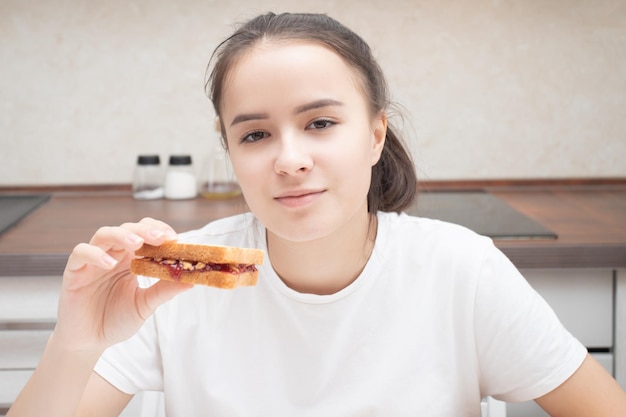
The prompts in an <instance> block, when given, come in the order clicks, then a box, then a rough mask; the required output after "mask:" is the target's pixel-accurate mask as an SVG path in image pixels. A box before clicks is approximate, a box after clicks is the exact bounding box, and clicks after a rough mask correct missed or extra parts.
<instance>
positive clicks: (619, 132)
mask: <svg viewBox="0 0 626 417" xmlns="http://www.w3.org/2000/svg"><path fill="white" fill-rule="evenodd" d="M270 9H271V10H275V11H287V10H290V11H322V12H327V13H329V14H330V15H331V16H333V17H336V18H338V19H339V20H340V21H342V22H344V23H346V24H347V25H348V26H350V27H352V28H353V29H355V30H356V31H357V32H359V33H360V34H361V35H362V36H363V37H364V38H365V39H366V40H367V41H368V42H369V43H370V44H371V45H372V47H373V49H374V51H375V54H376V56H378V57H379V59H380V62H381V65H382V66H383V68H384V69H385V71H386V73H387V76H388V78H389V82H390V86H391V89H392V93H393V98H394V100H395V101H397V102H399V103H400V104H401V105H402V106H403V107H404V111H405V112H406V114H407V116H408V117H407V119H406V122H405V123H404V130H405V133H406V134H407V136H408V139H409V140H410V145H411V148H412V149H413V151H414V153H415V159H416V163H417V165H418V168H419V170H420V176H421V177H422V178H423V179H464V178H469V179H480V178H545V177H550V178H554V177H611V176H620V177H624V176H626V2H624V1H623V0H586V1H583V0H550V1H541V0H512V1H505V0H491V1H487V0H468V1H453V0H443V1H441V0H440V1H429V0H353V1H340V0H335V1H332V0H300V1H292V2H290V1H287V0H273V1H261V0H256V1H253V0H238V1H236V2H215V1H201V0H186V1H165V0H157V1H150V0H137V1H133V2H128V1H126V0H107V1H105V0H55V1H48V0H31V1H22V0H2V1H0V132H1V133H0V134H1V139H0V140H1V141H2V142H1V143H2V150H0V185H27V184H86V183H127V182H130V180H131V175H132V169H133V166H134V163H135V158H136V155H137V154H138V153H159V154H161V155H162V157H163V158H166V157H167V156H168V155H169V154H172V153H180V152H192V153H193V155H194V156H195V157H196V159H195V161H196V162H197V165H198V166H199V165H201V162H202V160H203V159H204V158H205V157H206V154H207V153H208V152H209V149H210V147H211V146H210V142H211V141H213V140H215V138H214V135H213V132H212V118H213V111H212V108H211V104H210V102H209V101H208V99H207V98H206V97H205V96H204V92H203V78H204V69H205V66H206V63H207V60H208V57H209V55H210V52H211V51H212V49H213V48H214V46H215V45H216V43H217V42H218V40H220V39H221V38H222V37H224V36H225V35H226V34H227V33H229V32H230V31H231V29H232V24H233V22H235V21H237V20H241V19H244V18H247V17H250V16H252V15H254V14H256V13H257V12H264V11H267V10H270Z"/></svg>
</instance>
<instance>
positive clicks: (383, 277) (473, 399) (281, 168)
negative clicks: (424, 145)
mask: <svg viewBox="0 0 626 417" xmlns="http://www.w3.org/2000/svg"><path fill="white" fill-rule="evenodd" d="M214 59H215V62H214V66H213V69H212V71H211V73H210V76H209V83H208V90H209V94H210V96H211V99H212V101H213V103H214V106H215V110H216V112H217V114H218V115H219V120H220V122H221V127H222V134H223V137H224V141H225V145H226V146H227V148H228V150H229V153H230V157H231V159H232V162H233V166H234V168H235V172H236V174H237V178H238V180H239V183H240V185H241V187H242V190H243V193H244V196H245V199H246V202H247V204H248V206H249V208H250V210H251V213H247V214H242V215H238V216H235V217H232V218H227V219H223V220H220V221H217V222H214V223H212V224H209V225H207V226H206V227H204V228H203V229H201V230H197V231H192V232H188V233H185V234H181V235H179V236H178V239H180V240H182V241H187V242H195V243H202V242H206V243H212V244H224V245H233V246H255V247H259V248H261V249H264V250H265V251H266V253H267V255H268V261H267V262H266V263H265V265H263V266H262V267H261V268H260V275H259V283H258V285H257V286H256V287H254V288H246V289H238V290H235V291H223V290H218V289H214V288H208V287H196V288H193V289H192V290H190V289H189V286H186V285H183V284H178V283H174V282H165V281H160V282H157V283H155V284H154V285H152V286H149V287H146V288H139V287H138V284H137V280H136V278H135V277H134V276H132V275H131V274H130V273H129V262H130V259H131V258H132V257H133V251H134V250H135V249H137V248H139V247H140V246H141V245H142V244H143V243H149V244H153V245H159V244H161V243H163V242H164V241H165V240H166V239H175V238H177V235H176V234H175V232H174V231H173V230H172V229H171V228H170V227H168V226H167V225H166V224H164V223H162V222H159V221H157V220H153V219H144V220H142V221H141V222H139V223H134V224H130V223H129V224H124V225H122V226H120V227H104V228H102V229H100V230H98V231H97V232H96V234H95V235H94V236H93V238H92V239H91V241H90V242H89V244H79V245H78V246H76V248H75V249H74V251H73V252H72V254H71V256H70V257H69V260H68V263H67V268H66V271H65V274H64V282H63V289H62V294H61V299H60V305H59V313H58V324H57V326H56V329H55V331H54V333H53V335H52V337H51V338H50V341H49V342H48V345H47V347H46V350H45V353H44V354H43V357H42V359H41V363H40V366H39V367H38V369H37V370H36V371H35V373H34V375H33V377H32V378H31V380H30V381H29V383H28V384H27V386H26V387H25V388H24V390H23V392H22V394H21V395H20V397H19V398H18V400H17V402H16V403H15V405H14V406H13V408H12V409H11V411H10V412H9V416H12V417H14V416H34V415H37V416H41V415H46V416H61V415H63V416H69V415H73V414H74V415H78V416H87V415H98V416H114V415H117V414H119V412H120V411H121V410H122V409H123V408H124V406H125V405H126V404H127V402H128V401H129V400H130V398H131V397H132V395H133V394H135V393H136V392H139V391H142V390H158V391H163V392H164V395H165V406H166V410H167V415H168V416H185V417H188V416H200V415H214V416H235V415H236V416H267V415H277V416H294V415H298V416H300V415H310V416H357V415H358V416H378V415H385V416H442V417H443V416H445V417H450V416H479V415H480V400H481V397H483V396H487V395H491V396H494V397H496V398H499V399H503V400H506V401H522V400H529V399H536V400H537V402H538V403H539V404H540V405H541V406H542V407H543V408H544V409H545V410H547V411H548V413H550V414H551V415H553V416H558V415H567V416H616V415H626V396H625V395H624V392H623V391H622V390H621V388H620V387H619V386H618V385H617V383H616V382H615V380H613V379H612V378H611V376H610V375H609V374H608V373H606V372H605V371H604V370H603V368H602V367H601V366H599V365H598V363H597V362H595V361H594V360H593V359H592V358H591V357H590V356H589V355H588V354H587V352H586V350H585V349H584V347H583V346H582V345H581V344H580V343H579V342H578V341H577V340H576V339H574V338H573V337H572V336H571V335H570V334H569V333H568V332H567V331H566V330H565V329H564V328H563V327H562V326H561V324H560V323H559V321H558V320H557V318H556V317H555V315H554V314H553V312H552V311H551V310H550V308H549V307H548V306H547V305H546V304H545V302H544V301H543V300H542V299H541V298H540V297H539V296H538V295H537V294H536V293H535V292H534V291H533V290H532V289H531V288H530V287H529V286H528V285H527V283H526V281H525V280H524V279H523V277H521V276H520V274H519V273H518V272H517V270H516V269H515V268H514V267H513V266H512V264H511V263H510V262H509V261H508V260H507V259H506V258H505V257H504V256H503V254H502V253H501V252H500V251H498V250H497V249H496V248H495V247H494V245H493V244H492V242H491V241H490V240H489V239H487V238H484V237H481V236H478V235H476V234H474V233H473V232H471V231H469V230H467V229H464V228H462V227H460V226H456V225H452V224H447V223H444V222H439V221H434V220H429V219H424V218H416V217H410V216H407V215H405V214H402V210H403V209H405V208H406V207H407V206H408V204H410V203H411V201H412V200H413V198H414V195H415V190H416V179H415V172H414V169H413V164H412V162H411V159H410V158H409V156H408V154H407V152H406V150H405V149H404V147H403V146H402V144H401V142H400V140H399V139H398V138H397V137H396V135H395V134H394V132H393V129H392V127H391V126H390V125H389V124H388V122H387V117H386V109H387V106H388V97H387V88H386V85H385V81H384V78H383V75H382V73H381V70H380V68H379V67H378V65H377V64H376V62H375V61H374V59H373V57H372V55H371V52H370V49H369V47H368V46H367V45H366V44H365V43H364V42H363V40H361V39H360V38H359V37H358V36H357V35H356V34H354V33H353V32H351V31H350V30H348V29H347V28H345V27H344V26H342V25H340V24H339V23H338V22H336V21H334V20H332V19H331V18H329V17H326V16H324V15H308V14H307V15H293V14H282V15H274V14H267V15H263V16H259V17H257V18H255V19H252V20H251V21H249V22H248V23H247V24H245V25H244V26H243V27H241V28H240V29H239V30H238V31H237V32H236V33H235V34H233V35H232V36H231V37H230V38H228V39H227V40H226V41H225V42H224V43H223V44H222V45H220V47H219V48H218V50H217V52H216V55H215V57H214ZM187 290H188V291H187Z"/></svg>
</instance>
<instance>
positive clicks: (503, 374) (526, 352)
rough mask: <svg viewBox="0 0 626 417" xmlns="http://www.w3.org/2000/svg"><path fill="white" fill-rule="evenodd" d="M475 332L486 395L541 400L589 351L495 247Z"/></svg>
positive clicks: (480, 288)
mask: <svg viewBox="0 0 626 417" xmlns="http://www.w3.org/2000/svg"><path fill="white" fill-rule="evenodd" d="M476 288H477V289H476V291H477V292H476V301H475V316H474V320H475V333H476V344H477V351H478V357H479V366H480V381H481V391H482V394H483V395H490V396H493V397H494V398H497V399H500V400H504V401H510V402H516V401H527V400H531V399H535V398H538V397H540V396H542V395H544V394H547V393H548V392H550V391H552V390H553V389H555V388H556V387H558V386H559V385H561V384H562V383H563V382H565V380H566V379H568V378H569V377H570V376H571V375H572V374H573V373H574V372H575V371H576V370H577V369H578V368H579V367H580V365H581V364H582V362H583V360H584V358H585V356H586V354H587V350H586V349H585V347H584V346H583V345H582V344H581V343H580V342H579V341H578V340H577V339H576V338H574V336H572V334H571V333H569V331H567V329H565V328H564V326H563V325H562V324H561V322H560V320H559V319H558V318H557V316H556V314H555V313H554V311H553V310H552V308H551V307H550V306H549V305H548V304H547V303H546V301H545V300H544V299H543V298H542V297H541V296H540V295H539V294H538V293H537V292H536V291H535V290H534V289H533V288H532V287H531V286H530V285H529V284H528V282H527V281H526V280H525V279H524V277H523V276H522V275H521V273H520V272H519V271H518V270H517V269H516V268H515V266H514V265H513V264H512V263H511V262H510V261H509V260H508V259H507V258H506V256H505V255H504V254H503V253H502V252H500V251H499V250H498V249H497V248H496V247H495V246H492V247H491V250H490V251H489V253H488V255H487V257H486V260H485V263H484V265H483V267H482V269H481V274H480V277H479V282H478V285H477V287H476Z"/></svg>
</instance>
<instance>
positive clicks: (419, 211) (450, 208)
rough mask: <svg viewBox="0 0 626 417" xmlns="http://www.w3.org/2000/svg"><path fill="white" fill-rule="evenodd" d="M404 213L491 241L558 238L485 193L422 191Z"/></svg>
mask: <svg viewBox="0 0 626 417" xmlns="http://www.w3.org/2000/svg"><path fill="white" fill-rule="evenodd" d="M407 213H409V214H412V215H416V216H420V217H429V218H433V219H439V220H445V221H448V222H451V223H456V224H460V225H462V226H465V227H467V228H469V229H472V230H473V231H475V232H477V233H480V234H482V235H485V236H489V237H491V238H494V239H556V238H557V235H556V234H555V233H554V232H552V231H551V230H548V229H546V228H545V227H543V226H542V225H541V224H539V223H537V222H536V221H534V220H533V219H531V218H529V217H527V216H526V215H524V214H522V213H520V212H519V211H517V210H515V209H514V208H512V207H511V206H509V205H508V204H506V203H505V202H504V201H502V200H501V199H499V198H498V197H495V196H494V195H492V194H489V193H486V192H480V191H478V192H475V191H471V192H469V191H468V192H461V191H460V192H449V191H446V192H439V191H433V192H422V193H420V194H418V196H417V203H416V204H414V205H413V207H412V208H411V209H409V210H408V211H407Z"/></svg>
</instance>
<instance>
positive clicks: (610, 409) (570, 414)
mask: <svg viewBox="0 0 626 417" xmlns="http://www.w3.org/2000/svg"><path fill="white" fill-rule="evenodd" d="M536 402H537V404H539V405H540V406H541V408H543V409H544V410H545V411H546V412H547V413H548V414H550V415H551V416H552V417H560V416H567V417H577V416H580V417H583V416H584V417H604V416H606V417H609V416H611V417H612V416H626V393H625V392H624V390H623V389H622V388H621V387H620V386H619V384H618V383H617V381H615V379H613V377H611V375H610V374H609V373H608V372H606V370H605V369H604V368H603V367H602V365H600V364H599V363H598V362H597V361H596V360H595V359H594V358H593V357H592V356H590V355H587V357H586V359H585V360H584V361H583V364H582V365H581V366H580V368H578V370H577V371H576V372H574V374H573V375H572V376H571V377H570V378H569V379H568V380H566V381H565V382H564V383H563V384H561V385H560V386H559V387H557V388H556V389H554V390H553V391H551V392H549V393H548V394H546V395H544V396H542V397H540V398H537V399H536Z"/></svg>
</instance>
